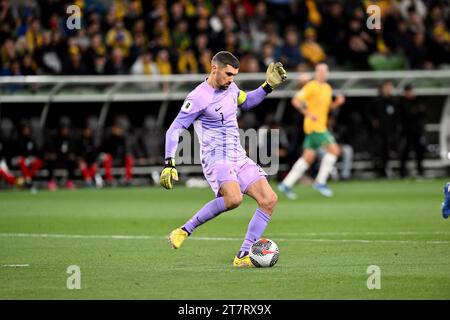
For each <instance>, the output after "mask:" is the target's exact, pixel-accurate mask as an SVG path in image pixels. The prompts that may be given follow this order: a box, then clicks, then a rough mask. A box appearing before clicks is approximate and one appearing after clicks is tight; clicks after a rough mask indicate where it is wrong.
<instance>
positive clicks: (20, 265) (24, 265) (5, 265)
mask: <svg viewBox="0 0 450 320" xmlns="http://www.w3.org/2000/svg"><path fill="white" fill-rule="evenodd" d="M29 266H30V265H29V264H4V265H3V267H10V268H23V267H29Z"/></svg>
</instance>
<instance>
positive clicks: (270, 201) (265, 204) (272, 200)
mask: <svg viewBox="0 0 450 320" xmlns="http://www.w3.org/2000/svg"><path fill="white" fill-rule="evenodd" d="M277 201H278V196H277V194H276V193H275V192H272V193H270V194H269V195H268V196H266V197H264V198H263V199H262V200H260V201H259V206H260V207H261V209H263V211H264V212H266V213H267V214H269V215H272V212H273V209H275V206H276V204H277Z"/></svg>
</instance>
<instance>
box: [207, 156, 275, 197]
mask: <svg viewBox="0 0 450 320" xmlns="http://www.w3.org/2000/svg"><path fill="white" fill-rule="evenodd" d="M203 172H204V174H205V178H206V180H207V181H208V183H209V185H210V186H211V189H212V190H213V192H214V194H215V195H216V196H217V197H220V196H221V195H220V193H219V191H220V187H221V186H222V185H223V184H224V183H225V182H229V181H236V182H237V183H239V187H240V189H241V192H242V193H246V192H247V189H248V187H250V186H251V185H252V184H253V183H255V182H256V181H258V180H259V179H261V178H265V177H267V173H266V172H265V171H264V170H263V169H262V168H261V167H260V166H259V165H257V164H256V163H255V162H254V161H253V160H252V159H250V158H248V157H245V159H243V160H241V161H238V162H230V161H226V160H224V161H217V162H214V163H213V164H211V165H207V166H205V167H204V168H203Z"/></svg>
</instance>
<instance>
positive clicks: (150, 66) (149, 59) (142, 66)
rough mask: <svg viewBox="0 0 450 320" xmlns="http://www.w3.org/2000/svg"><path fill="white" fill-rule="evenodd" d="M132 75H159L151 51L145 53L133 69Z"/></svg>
mask: <svg viewBox="0 0 450 320" xmlns="http://www.w3.org/2000/svg"><path fill="white" fill-rule="evenodd" d="M131 73H132V74H145V75H152V74H153V75H155V74H158V67H157V66H156V63H155V62H154V61H153V55H152V53H151V51H149V50H147V51H145V52H143V53H142V54H141V55H140V56H139V57H138V58H137V60H136V61H135V62H134V64H133V66H132V67H131Z"/></svg>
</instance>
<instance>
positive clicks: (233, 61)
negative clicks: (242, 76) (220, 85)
mask: <svg viewBox="0 0 450 320" xmlns="http://www.w3.org/2000/svg"><path fill="white" fill-rule="evenodd" d="M211 64H216V65H218V66H219V67H220V68H224V67H226V66H227V65H230V66H232V67H233V68H236V69H239V66H240V64H239V60H238V59H237V58H236V57H235V56H234V55H233V54H232V53H231V52H229V51H219V52H217V53H216V54H215V55H214V57H213V58H212V60H211Z"/></svg>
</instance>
